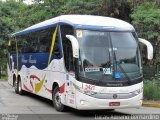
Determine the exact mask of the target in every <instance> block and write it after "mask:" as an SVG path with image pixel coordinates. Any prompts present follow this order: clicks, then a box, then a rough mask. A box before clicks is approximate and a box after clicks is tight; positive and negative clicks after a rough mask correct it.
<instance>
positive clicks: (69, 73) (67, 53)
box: [60, 25, 76, 108]
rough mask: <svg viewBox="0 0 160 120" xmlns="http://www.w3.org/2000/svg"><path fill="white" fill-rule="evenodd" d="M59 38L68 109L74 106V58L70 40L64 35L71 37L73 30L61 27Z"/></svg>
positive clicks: (67, 26) (68, 27) (66, 26)
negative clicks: (61, 48)
mask: <svg viewBox="0 0 160 120" xmlns="http://www.w3.org/2000/svg"><path fill="white" fill-rule="evenodd" d="M60 30H61V38H62V46H63V58H64V59H63V60H64V64H65V65H64V68H65V71H66V72H65V73H66V74H65V92H66V104H67V105H68V106H70V107H74V108H75V107H76V106H75V90H74V87H73V84H74V82H76V81H75V69H74V58H73V54H72V44H71V42H70V40H68V39H67V38H66V35H73V34H74V30H73V27H72V26H70V25H61V26H60Z"/></svg>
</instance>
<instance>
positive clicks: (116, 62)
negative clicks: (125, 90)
mask: <svg viewBox="0 0 160 120" xmlns="http://www.w3.org/2000/svg"><path fill="white" fill-rule="evenodd" d="M113 53H114V60H115V63H114V65H116V72H117V65H118V66H119V68H120V70H121V72H122V73H123V74H124V76H125V77H126V78H127V80H128V84H129V83H130V82H131V79H130V78H129V76H128V75H127V74H126V72H125V70H124V69H123V68H122V66H121V65H120V63H118V61H117V58H116V52H115V50H113ZM114 75H115V68H114Z"/></svg>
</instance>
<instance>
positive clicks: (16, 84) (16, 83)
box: [14, 80, 19, 94]
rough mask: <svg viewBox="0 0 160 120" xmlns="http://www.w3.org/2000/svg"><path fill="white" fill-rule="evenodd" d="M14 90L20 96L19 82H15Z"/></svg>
mask: <svg viewBox="0 0 160 120" xmlns="http://www.w3.org/2000/svg"><path fill="white" fill-rule="evenodd" d="M14 90H15V93H16V94H18V93H19V92H18V82H17V80H14Z"/></svg>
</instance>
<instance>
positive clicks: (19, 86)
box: [18, 79, 24, 95]
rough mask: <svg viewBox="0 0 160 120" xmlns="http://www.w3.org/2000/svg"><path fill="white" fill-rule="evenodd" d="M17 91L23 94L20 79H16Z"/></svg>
mask: <svg viewBox="0 0 160 120" xmlns="http://www.w3.org/2000/svg"><path fill="white" fill-rule="evenodd" d="M18 92H19V95H23V94H24V91H23V89H22V82H21V79H19V80H18Z"/></svg>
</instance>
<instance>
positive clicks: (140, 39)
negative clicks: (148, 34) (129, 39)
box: [138, 38, 153, 60]
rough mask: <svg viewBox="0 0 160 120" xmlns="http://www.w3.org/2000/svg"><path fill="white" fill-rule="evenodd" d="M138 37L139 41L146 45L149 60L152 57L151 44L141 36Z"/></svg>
mask: <svg viewBox="0 0 160 120" xmlns="http://www.w3.org/2000/svg"><path fill="white" fill-rule="evenodd" d="M138 39H139V42H141V43H143V44H144V45H146V46H147V58H148V59H149V60H151V59H153V46H152V44H151V43H150V42H149V41H147V40H145V39H142V38H138Z"/></svg>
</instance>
